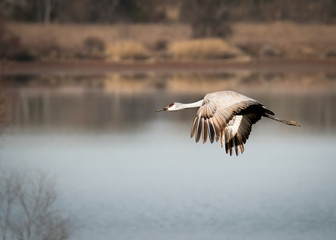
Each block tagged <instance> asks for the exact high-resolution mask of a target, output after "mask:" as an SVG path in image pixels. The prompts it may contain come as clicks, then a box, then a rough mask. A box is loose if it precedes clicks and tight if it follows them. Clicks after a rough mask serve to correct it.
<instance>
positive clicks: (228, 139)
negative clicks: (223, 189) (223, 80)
mask: <svg viewBox="0 0 336 240" xmlns="http://www.w3.org/2000/svg"><path fill="white" fill-rule="evenodd" d="M265 111H269V110H267V109H266V108H264V106H263V105H262V104H260V103H259V102H257V101H256V100H254V99H252V98H249V97H246V96H244V95H241V94H239V93H236V92H233V91H223V92H216V93H210V94H207V95H206V96H205V97H204V100H203V104H202V106H201V107H200V108H199V110H198V111H197V114H196V117H195V120H194V123H193V126H192V129H191V137H193V136H194V135H195V140H196V142H198V141H199V140H200V138H201V137H202V138H203V143H205V142H206V140H207V138H208V137H209V139H210V142H211V143H213V142H214V139H216V141H218V140H219V139H220V140H221V146H222V147H223V145H224V141H225V150H226V153H230V155H232V153H233V152H234V151H235V152H236V155H238V154H239V151H240V152H241V153H243V152H244V144H245V143H246V141H247V139H248V137H249V135H250V132H251V130H252V124H254V123H256V122H257V121H259V120H260V118H261V116H263V115H264V113H265ZM269 112H270V111H269ZM270 113H271V112H270Z"/></svg>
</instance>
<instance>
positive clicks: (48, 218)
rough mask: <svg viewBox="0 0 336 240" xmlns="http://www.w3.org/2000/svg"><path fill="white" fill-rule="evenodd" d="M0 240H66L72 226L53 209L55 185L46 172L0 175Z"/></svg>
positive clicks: (54, 204) (54, 206) (55, 194)
mask: <svg viewBox="0 0 336 240" xmlns="http://www.w3.org/2000/svg"><path fill="white" fill-rule="evenodd" d="M0 175H1V176H0V230H1V233H2V234H1V237H2V240H7V239H17V240H47V239H48V240H65V239H68V238H69V236H70V234H71V233H72V230H73V226H72V224H71V221H70V220H69V219H68V218H65V217H64V216H63V215H64V212H62V211H60V210H59V209H57V208H56V199H57V192H56V189H55V183H54V180H53V179H52V178H50V177H49V176H48V175H46V174H45V173H40V172H38V173H37V174H34V176H27V175H24V174H20V173H18V172H11V173H8V172H7V173H4V171H2V172H1V173H0Z"/></svg>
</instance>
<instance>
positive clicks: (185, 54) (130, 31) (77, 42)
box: [8, 22, 336, 59]
mask: <svg viewBox="0 0 336 240" xmlns="http://www.w3.org/2000/svg"><path fill="white" fill-rule="evenodd" d="M8 28H9V30H10V31H11V32H12V33H13V34H15V35H16V36H18V37H19V38H20V39H21V43H22V46H23V47H25V48H26V49H28V50H29V51H31V52H33V53H34V54H35V55H36V57H37V58H46V57H47V58H48V57H49V58H54V59H57V58H85V57H90V52H92V51H88V50H87V49H85V42H87V39H92V38H95V39H96V40H98V41H101V42H102V43H103V44H104V45H105V46H108V45H110V44H111V43H113V42H123V41H127V42H128V41H133V42H137V43H139V44H142V45H143V47H144V48H146V49H147V51H148V52H149V54H150V55H151V57H152V56H155V57H161V56H167V55H168V56H169V55H170V56H172V57H174V58H175V59H200V58H204V59H209V58H223V57H224V58H225V57H230V56H232V55H233V56H236V55H237V54H238V55H239V54H240V53H238V51H237V48H236V47H239V48H240V49H242V51H243V52H244V53H245V54H248V55H250V56H252V57H263V55H264V52H265V51H264V50H265V48H266V49H268V50H269V51H268V53H269V52H270V53H275V54H268V56H266V57H281V58H321V57H330V56H334V55H335V54H328V52H331V51H333V49H336V26H335V25H323V24H296V23H291V22H275V23H235V24H233V25H232V29H233V35H232V36H230V38H228V39H226V42H223V41H221V40H218V39H205V40H202V41H200V40H191V29H190V27H189V26H188V25H186V24H134V25H71V24H67V25H60V24H50V25H41V24H27V23H9V24H8ZM161 43H164V44H163V45H164V46H170V47H169V48H168V49H166V48H165V47H164V48H163V49H162V48H160V50H159V48H158V46H161V45H162V44H161ZM129 46H130V47H131V45H129ZM232 46H233V47H232ZM269 46H270V47H269ZM133 49H135V50H136V49H138V48H133ZM233 49H234V50H233ZM232 50H233V51H232ZM159 51H161V52H160V53H159V54H158V52H159ZM88 52H89V54H88ZM266 52H267V51H266ZM96 55H97V54H96ZM98 55H99V54H98ZM135 55H137V54H135ZM266 55H267V54H266ZM126 59H127V57H126Z"/></svg>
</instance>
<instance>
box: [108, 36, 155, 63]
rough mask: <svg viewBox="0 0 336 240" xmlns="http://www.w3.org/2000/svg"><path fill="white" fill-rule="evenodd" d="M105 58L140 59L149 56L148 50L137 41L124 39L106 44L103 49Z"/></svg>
mask: <svg viewBox="0 0 336 240" xmlns="http://www.w3.org/2000/svg"><path fill="white" fill-rule="evenodd" d="M105 55H106V57H107V59H110V60H114V61H120V60H142V59H146V58H148V57H149V52H148V50H147V49H146V48H145V47H144V45H142V44H141V43H139V42H135V41H131V40H126V41H119V42H115V43H113V44H111V45H108V46H107V47H106V50H105Z"/></svg>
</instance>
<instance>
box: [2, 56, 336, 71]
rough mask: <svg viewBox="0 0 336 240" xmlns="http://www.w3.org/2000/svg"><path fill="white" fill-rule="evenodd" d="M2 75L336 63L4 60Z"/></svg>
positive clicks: (328, 67) (326, 62)
mask: <svg viewBox="0 0 336 240" xmlns="http://www.w3.org/2000/svg"><path fill="white" fill-rule="evenodd" d="M0 66H1V68H0V75H22V74H24V75H26V74H27V75H39V74H48V75H54V74H56V75H57V74H83V75H86V74H105V73H152V72H153V73H167V74H169V73H220V72H241V71H248V72H261V73H274V72H281V73H310V72H311V73H317V72H327V73H336V60H330V59H319V60H314V59H312V60H309V59H305V60H288V59H286V60H269V61H266V60H252V61H248V62H233V61H194V62H192V61H160V62H159V61H158V62H141V61H139V62H136V61H135V62H106V61H102V60H72V61H43V62H40V61H34V62H14V61H2V62H1V63H0Z"/></svg>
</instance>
